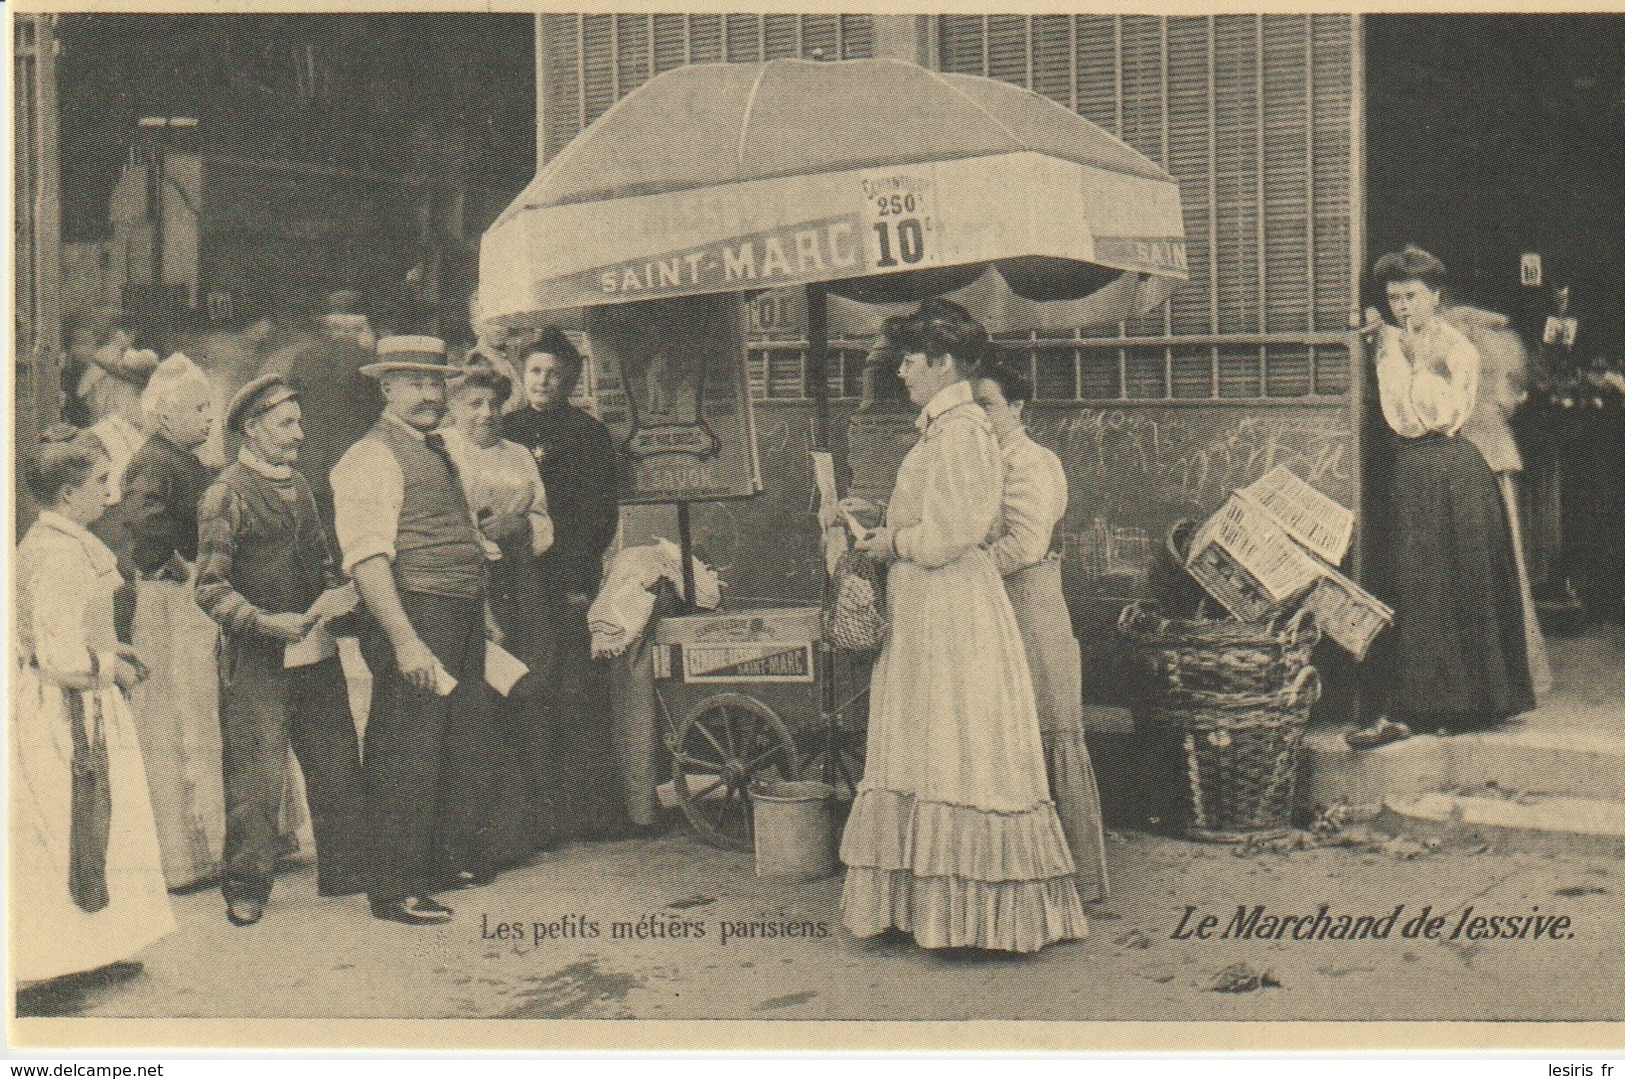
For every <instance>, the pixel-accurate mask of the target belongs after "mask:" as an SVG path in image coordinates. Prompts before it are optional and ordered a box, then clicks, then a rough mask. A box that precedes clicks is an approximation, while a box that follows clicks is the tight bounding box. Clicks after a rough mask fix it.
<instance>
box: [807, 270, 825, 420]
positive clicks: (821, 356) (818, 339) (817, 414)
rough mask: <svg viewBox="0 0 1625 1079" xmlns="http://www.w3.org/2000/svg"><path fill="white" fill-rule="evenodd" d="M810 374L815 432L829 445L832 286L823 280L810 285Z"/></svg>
mask: <svg viewBox="0 0 1625 1079" xmlns="http://www.w3.org/2000/svg"><path fill="white" fill-rule="evenodd" d="M807 378H808V379H809V380H810V381H811V382H812V384H813V434H814V438H815V440H816V442H817V447H818V448H819V449H821V450H827V449H829V290H828V289H827V288H826V287H825V285H824V283H823V282H822V281H819V282H816V283H814V284H811V285H808V286H807Z"/></svg>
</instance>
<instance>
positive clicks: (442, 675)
mask: <svg viewBox="0 0 1625 1079" xmlns="http://www.w3.org/2000/svg"><path fill="white" fill-rule="evenodd" d="M456 688H457V679H455V678H453V677H452V676H451V672H450V671H448V670H446V667H445V664H443V663H441V662H440V660H438V659H436V660H435V661H434V691H435V693H436V694H438V695H439V696H441V697H447V696H450V695H451V691H452V690H454V689H456Z"/></svg>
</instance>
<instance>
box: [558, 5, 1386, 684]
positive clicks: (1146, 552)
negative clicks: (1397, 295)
mask: <svg viewBox="0 0 1625 1079" xmlns="http://www.w3.org/2000/svg"><path fill="white" fill-rule="evenodd" d="M1359 36H1360V24H1359V20H1358V18H1357V17H1355V16H1351V15H1220V16H1212V17H1160V16H1140V15H1085V16H1069V15H1055V16H1050V15H1041V16H1017V15H1008V16H1007V15H988V16H959V15H955V16H941V17H916V16H833V15H819V16H805V15H803V16H792V15H783V16H775V15H763V16H758V15H750V16H745V15H727V16H721V15H542V16H538V23H537V37H538V54H537V55H538V61H537V62H538V74H537V85H538V87H539V95H538V136H537V144H538V147H539V149H540V152H541V155H542V157H543V159H544V160H545V159H546V158H547V157H549V156H551V155H552V154H554V153H556V152H557V151H558V150H559V149H560V148H561V147H562V146H563V145H564V144H565V143H567V142H568V141H569V139H570V138H571V137H573V136H574V134H575V133H576V132H578V131H580V130H581V129H582V128H583V127H585V126H586V125H587V124H589V123H591V122H592V121H593V120H594V119H596V118H597V117H598V116H600V115H602V114H603V112H604V111H605V110H606V109H608V108H609V106H610V105H612V104H613V103H614V102H615V101H616V100H619V99H620V98H621V97H624V96H625V95H626V94H627V93H630V92H631V91H632V90H633V89H635V88H636V87H637V86H639V85H642V83H644V82H645V81H647V80H648V79H649V78H651V77H653V76H654V75H656V74H659V73H660V72H662V71H665V70H668V69H670V68H672V67H676V66H679V65H681V64H685V63H703V62H718V61H730V62H754V61H761V60H770V59H776V58H780V57H798V56H799V57H809V58H812V57H816V58H821V59H826V60H834V59H856V58H863V57H872V56H891V57H896V58H900V59H905V60H910V61H913V62H916V63H921V64H923V65H925V66H929V67H933V68H935V69H937V70H941V71H944V72H954V73H963V74H972V75H981V76H986V77H991V78H995V79H1002V80H1005V81H1008V82H1011V83H1014V84H1016V85H1018V86H1022V87H1024V88H1027V89H1030V90H1033V91H1034V92H1036V93H1039V94H1043V95H1045V96H1047V97H1049V98H1051V99H1052V100H1054V101H1057V102H1059V103H1061V104H1064V105H1066V106H1067V107H1068V108H1071V109H1073V110H1075V111H1077V112H1078V113H1080V114H1081V115H1083V116H1084V117H1086V118H1087V119H1089V120H1091V121H1093V122H1094V123H1096V124H1098V125H1099V126H1101V127H1102V128H1104V129H1105V130H1106V131H1108V132H1111V133H1113V134H1115V135H1117V136H1118V137H1119V138H1121V139H1123V141H1124V142H1126V143H1128V144H1129V145H1130V146H1132V147H1133V148H1134V149H1136V150H1138V151H1140V152H1141V153H1143V154H1145V155H1146V156H1148V157H1149V158H1151V160H1153V161H1156V162H1157V163H1159V164H1160V165H1162V166H1163V167H1164V168H1165V169H1167V170H1168V171H1169V172H1170V173H1171V174H1172V175H1173V176H1175V177H1176V178H1177V179H1178V180H1179V181H1180V185H1181V191H1182V200H1183V204H1184V211H1185V229H1186V241H1187V246H1188V255H1189V262H1190V280H1189V283H1188V284H1187V285H1186V286H1185V287H1183V288H1181V289H1180V290H1178V291H1176V292H1175V293H1174V295H1173V297H1172V298H1171V299H1170V300H1169V301H1168V302H1167V303H1165V304H1164V305H1162V307H1161V308H1159V309H1158V310H1156V311H1153V312H1152V313H1151V314H1149V315H1148V316H1146V317H1144V318H1141V319H1138V320H1136V321H1134V322H1131V323H1127V324H1123V325H1117V326H1110V327H1104V328H1102V327H1094V328H1079V329H1078V330H1077V331H1076V332H1074V333H1071V334H1064V335H1057V336H1050V337H1039V336H1038V335H1036V334H1029V335H1025V336H1021V337H1018V338H1014V339H1007V340H1005V342H1004V343H1005V345H1006V347H1008V348H1011V349H1015V350H1018V351H1020V352H1021V353H1023V354H1025V355H1026V356H1027V357H1028V359H1029V362H1030V363H1031V369H1032V372H1033V376H1034V381H1035V385H1036V387H1037V400H1036V401H1035V403H1034V406H1033V408H1032V409H1031V411H1030V417H1031V426H1032V429H1033V433H1034V435H1035V437H1037V438H1038V439H1039V440H1040V441H1042V442H1045V443H1046V444H1048V445H1050V446H1051V447H1052V448H1054V449H1055V450H1056V451H1057V452H1058V453H1059V454H1060V455H1061V457H1062V460H1063V461H1064V462H1065V463H1066V466H1067V471H1068V475H1069V480H1070V483H1071V501H1070V506H1069V508H1068V512H1067V516H1066V519H1065V521H1064V522H1063V523H1062V526H1061V529H1060V531H1061V541H1062V543H1063V544H1064V549H1065V554H1066V559H1065V561H1064V562H1063V566H1064V569H1065V577H1066V583H1067V592H1068V599H1069V602H1070V604H1071V606H1072V610H1073V617H1074V620H1075V621H1077V622H1078V623H1079V626H1080V629H1086V630H1087V631H1088V632H1085V633H1083V634H1081V635H1082V636H1083V637H1084V638H1085V641H1086V647H1096V648H1100V649H1104V651H1103V652H1102V653H1101V654H1098V655H1095V656H1092V657H1090V662H1087V663H1086V666H1088V667H1090V668H1091V669H1092V670H1096V671H1098V672H1101V677H1099V678H1098V679H1096V684H1095V685H1094V686H1092V687H1091V689H1092V695H1093V696H1095V697H1096V698H1097V699H1102V700H1107V701H1109V700H1110V699H1111V697H1112V692H1111V689H1110V685H1111V683H1112V682H1113V681H1114V680H1115V679H1114V677H1113V676H1112V675H1111V674H1110V673H1109V672H1110V671H1111V670H1112V669H1114V668H1115V667H1116V662H1115V657H1113V656H1112V655H1110V654H1108V653H1109V652H1110V651H1111V649H1110V643H1109V642H1110V640H1111V637H1112V635H1111V634H1110V633H1109V632H1104V631H1105V630H1106V628H1107V627H1108V626H1109V624H1110V622H1111V620H1112V619H1113V618H1115V614H1116V611H1117V610H1118V609H1120V608H1121V606H1122V604H1123V603H1124V602H1125V601H1126V600H1127V599H1129V598H1134V597H1136V596H1139V595H1143V594H1145V593H1146V591H1147V589H1148V586H1149V579H1150V577H1151V576H1152V574H1153V573H1154V572H1155V566H1156V561H1157V559H1158V557H1159V552H1161V551H1162V549H1163V546H1164V539H1165V536H1166V534H1167V531H1168V529H1169V527H1170V526H1171V525H1172V524H1173V523H1174V522H1175V521H1177V520H1179V519H1181V518H1186V517H1200V516H1204V515H1205V514H1206V513H1208V512H1211V510H1213V509H1215V508H1216V507H1217V505H1218V503H1219V502H1220V501H1221V500H1222V499H1223V497H1224V496H1225V495H1226V494H1227V493H1228V491H1229V490H1230V489H1231V488H1232V487H1235V486H1240V485H1242V484H1245V483H1247V482H1249V481H1250V480H1251V479H1253V478H1256V477H1257V476H1258V475H1260V474H1262V472H1264V471H1267V470H1268V469H1269V468H1270V467H1272V466H1273V465H1275V464H1280V463H1288V464H1292V465H1293V466H1295V467H1296V468H1297V469H1298V470H1299V472H1300V473H1301V474H1303V475H1305V476H1307V477H1308V478H1309V479H1310V480H1311V481H1313V482H1315V483H1316V484H1317V485H1318V486H1320V487H1321V488H1322V489H1323V490H1325V491H1326V492H1327V493H1329V494H1331V495H1333V496H1334V497H1336V498H1338V499H1339V500H1340V501H1342V502H1344V503H1346V504H1349V505H1353V506H1355V507H1356V508H1358V505H1359V502H1360V495H1361V491H1360V488H1361V482H1360V467H1359V464H1360V457H1361V455H1360V423H1361V415H1362V406H1361V395H1362V385H1361V383H1362V379H1361V377H1360V369H1361V366H1362V365H1361V363H1360V361H1359V358H1358V356H1357V354H1356V350H1357V349H1358V341H1357V339H1356V338H1355V337H1354V336H1353V335H1352V334H1351V333H1350V331H1349V327H1350V326H1351V325H1352V324H1353V320H1354V318H1355V317H1356V315H1357V309H1358V304H1357V288H1358V281H1359V278H1360V265H1361V263H1362V261H1363V259H1364V252H1363V250H1362V248H1361V243H1360V240H1361V219H1362V212H1361V208H1360V205H1359V203H1360V193H1361V177H1360V166H1361V147H1360V133H1361V130H1362V116H1361V111H1360V102H1361V88H1360V85H1359V77H1360V64H1359V62H1358V58H1359V50H1360V41H1359ZM1018 194H1019V193H1018ZM753 307H754V311H753V324H752V330H753V332H752V335H751V338H750V340H749V342H748V344H749V357H750V371H751V384H752V391H753V393H754V395H755V397H756V412H757V420H758V426H759V428H760V432H761V438H760V442H761V446H762V455H763V462H762V463H763V472H764V481H765V484H766V488H767V490H766V491H765V492H764V494H763V495H762V496H761V497H760V498H759V499H757V500H756V501H754V502H748V503H738V504H733V505H729V506H717V507H708V508H706V509H705V510H704V511H702V512H699V513H697V515H696V517H697V520H698V521H699V522H700V525H699V542H700V546H701V548H702V550H704V551H705V553H706V554H708V555H709V556H710V557H712V558H713V559H714V560H715V561H716V562H717V563H718V564H719V565H720V567H721V568H722V570H723V575H724V577H725V578H726V579H728V580H730V581H731V582H733V585H734V591H735V594H738V595H760V596H767V597H774V598H801V599H809V598H816V596H817V594H818V568H817V563H816V560H815V557H816V536H815V531H816V525H815V524H814V523H813V522H812V520H811V518H810V515H809V514H808V512H807V511H808V507H809V505H810V502H809V486H810V480H811V470H810V467H809V466H808V464H807V462H806V457H805V454H806V450H807V449H809V448H810V447H811V417H812V406H811V403H810V398H811V396H812V394H811V388H810V387H809V385H808V380H807V355H806V343H805V341H804V340H800V339H799V338H800V337H801V336H802V335H803V334H804V329H803V327H802V324H801V308H800V303H799V297H797V296H796V295H795V294H794V293H773V294H769V295H768V296H766V297H764V298H762V299H759V300H757V301H756V302H755V303H754V305H753ZM865 346H866V342H860V341H844V342H843V341H838V342H835V343H834V345H833V346H832V350H831V351H832V355H831V362H830V364H829V367H828V368H827V369H826V370H827V375H828V379H829V391H830V396H831V397H832V399H833V400H834V401H835V412H836V419H837V422H836V423H835V425H834V427H835V431H834V440H835V443H836V450H837V453H838V454H840V453H842V452H843V451H845V457H846V460H845V463H846V465H847V467H848V469H849V471H850V473H851V475H852V478H853V482H854V485H855V486H857V487H860V488H861V487H865V486H866V485H867V486H870V487H872V486H875V485H878V484H884V483H885V482H887V480H886V479H885V477H887V476H889V474H890V472H891V470H892V469H894V467H895V463H896V459H897V456H898V453H899V452H901V450H902V449H903V448H905V447H906V445H907V442H908V436H909V435H910V434H911V433H912V427H911V425H910V423H909V421H910V420H911V418H912V417H911V415H909V414H908V413H907V410H906V409H903V408H898V407H895V406H892V407H888V403H887V402H884V401H867V402H865V401H863V400H861V396H862V392H863V385H864V380H863V379H862V377H861V376H862V363H863V356H864V352H865ZM842 421H845V422H842ZM643 512H644V513H645V514H647V513H648V512H649V511H643ZM786 521H797V522H800V523H801V527H799V528H798V529H797V530H796V532H795V541H794V542H792V543H789V544H787V543H785V542H783V536H784V525H785V522H786ZM663 523H664V522H658V521H656V522H653V523H647V524H644V525H642V526H641V527H637V528H634V529H633V530H634V531H650V532H659V531H660V527H661V524H663ZM1090 642H1094V644H1093V645H1091V644H1090Z"/></svg>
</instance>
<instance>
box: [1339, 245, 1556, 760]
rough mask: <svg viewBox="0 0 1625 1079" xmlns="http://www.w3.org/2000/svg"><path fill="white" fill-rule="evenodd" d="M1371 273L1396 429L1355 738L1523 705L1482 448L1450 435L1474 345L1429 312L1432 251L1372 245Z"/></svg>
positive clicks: (1504, 713) (1372, 738)
mask: <svg viewBox="0 0 1625 1079" xmlns="http://www.w3.org/2000/svg"><path fill="white" fill-rule="evenodd" d="M1375 276H1376V278H1377V280H1378V281H1379V282H1380V283H1381V284H1382V285H1383V287H1384V289H1385V290H1386V292H1387V298H1388V307H1389V310H1390V311H1391V313H1392V314H1393V322H1384V321H1381V320H1380V316H1378V315H1377V313H1376V312H1375V311H1372V312H1368V318H1369V324H1368V327H1367V329H1368V332H1373V333H1375V335H1376V337H1377V386H1378V391H1379V396H1380V398H1381V402H1382V413H1383V418H1384V419H1385V420H1387V423H1388V427H1389V429H1390V430H1391V431H1392V433H1393V435H1394V436H1395V446H1394V453H1393V474H1392V477H1391V480H1390V484H1391V489H1390V496H1389V514H1390V519H1389V521H1388V522H1387V524H1388V527H1387V530H1386V536H1385V538H1384V540H1383V542H1382V543H1381V546H1380V549H1379V558H1378V561H1377V575H1378V582H1377V586H1378V591H1379V592H1380V593H1382V594H1383V598H1384V599H1385V600H1387V602H1388V603H1389V604H1391V605H1392V606H1393V608H1394V612H1395V616H1394V627H1393V629H1392V630H1391V631H1390V633H1389V634H1388V637H1389V639H1388V640H1387V641H1386V642H1385V648H1384V649H1383V650H1382V653H1381V655H1380V656H1379V657H1378V658H1379V662H1378V663H1376V664H1374V665H1373V666H1372V673H1373V674H1374V675H1375V677H1373V678H1372V679H1371V680H1370V686H1371V688H1372V689H1373V690H1375V691H1376V692H1377V694H1378V695H1379V696H1378V702H1377V703H1378V704H1379V706H1381V705H1386V706H1387V711H1388V713H1389V714H1388V715H1386V716H1384V717H1383V718H1382V719H1379V720H1378V721H1377V723H1376V724H1375V725H1373V726H1372V727H1370V728H1367V729H1366V730H1363V731H1360V732H1356V733H1354V734H1351V735H1349V743H1350V744H1351V745H1355V746H1370V745H1380V744H1382V743H1384V742H1390V741H1395V740H1397V739H1399V738H1403V737H1405V736H1406V735H1408V734H1410V733H1411V730H1412V728H1416V729H1420V730H1424V731H1434V730H1439V731H1443V732H1448V733H1459V732H1462V731H1467V730H1472V729H1475V728H1481V727H1483V726H1486V725H1488V724H1490V723H1493V722H1495V721H1497V720H1500V719H1504V718H1506V717H1508V716H1512V715H1516V714H1518V713H1519V712H1526V711H1528V710H1530V709H1531V708H1533V707H1534V706H1535V698H1534V690H1533V688H1532V684H1531V679H1530V675H1529V662H1528V656H1527V651H1526V648H1525V644H1524V633H1523V610H1522V605H1521V603H1520V600H1519V593H1518V571H1517V563H1516V561H1515V558H1514V555H1513V549H1512V532H1511V527H1510V524H1509V522H1508V520H1507V515H1506V506H1505V503H1504V502H1503V501H1502V499H1501V497H1500V494H1499V492H1498V491H1497V489H1496V485H1495V477H1494V475H1493V474H1492V473H1491V472H1490V468H1489V465H1488V464H1486V463H1485V461H1484V456H1483V454H1482V453H1481V452H1480V451H1479V450H1478V448H1477V447H1476V446H1475V445H1473V443H1472V442H1470V441H1468V440H1467V439H1466V438H1464V437H1462V436H1461V435H1460V434H1459V432H1460V430H1461V427H1462V424H1464V423H1465V422H1466V421H1467V419H1468V417H1469V416H1470V415H1471V414H1472V409H1473V404H1474V400H1475V396H1476V394H1477V389H1478V379H1479V356H1478V352H1477V351H1476V350H1475V349H1474V348H1473V346H1472V344H1471V343H1469V342H1468V340H1467V339H1466V337H1464V336H1463V335H1462V334H1461V333H1460V332H1459V331H1458V330H1456V329H1455V328H1453V327H1452V326H1450V325H1449V324H1448V323H1446V322H1445V321H1444V320H1443V319H1441V318H1439V317H1438V307H1439V289H1440V285H1441V282H1442V279H1443V277H1444V265H1443V263H1441V262H1439V260H1438V259H1436V258H1434V257H1433V256H1432V255H1430V254H1428V253H1427V252H1426V251H1423V250H1421V249H1420V248H1417V247H1407V248H1405V250H1404V251H1402V252H1398V253H1396V254H1390V255H1385V256H1383V258H1382V259H1380V260H1379V261H1378V262H1377V265H1376V270H1375ZM1396 323H1397V325H1396Z"/></svg>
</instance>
